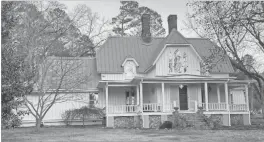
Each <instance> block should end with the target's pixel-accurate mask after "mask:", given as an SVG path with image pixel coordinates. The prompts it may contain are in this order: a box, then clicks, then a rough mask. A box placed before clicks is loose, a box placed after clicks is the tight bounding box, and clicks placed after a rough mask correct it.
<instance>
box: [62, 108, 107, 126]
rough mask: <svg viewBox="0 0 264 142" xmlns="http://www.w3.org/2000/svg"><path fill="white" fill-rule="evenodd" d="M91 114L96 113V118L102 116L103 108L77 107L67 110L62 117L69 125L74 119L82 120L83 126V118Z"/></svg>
mask: <svg viewBox="0 0 264 142" xmlns="http://www.w3.org/2000/svg"><path fill="white" fill-rule="evenodd" d="M92 115H96V116H97V117H98V118H101V117H103V116H104V115H105V114H104V111H103V109H100V108H96V107H87V106H84V107H81V108H78V109H72V110H67V111H65V112H64V113H63V114H62V119H63V121H64V123H65V124H66V125H70V124H71V123H72V122H73V121H74V120H82V121H83V126H84V120H85V119H87V118H90V117H91V116H92Z"/></svg>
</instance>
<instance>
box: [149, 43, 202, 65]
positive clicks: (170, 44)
mask: <svg viewBox="0 0 264 142" xmlns="http://www.w3.org/2000/svg"><path fill="white" fill-rule="evenodd" d="M170 45H174V46H175V45H176V46H181V45H182V46H186V45H187V46H190V47H191V48H192V49H193V50H194V52H195V54H196V55H197V56H198V58H199V59H200V60H201V61H202V58H201V56H200V55H199V54H198V52H197V51H196V50H195V48H194V47H193V46H192V44H165V46H164V47H163V48H162V50H161V52H160V53H159V55H158V57H157V58H156V59H155V61H154V62H153V64H152V66H154V65H155V64H156V63H157V61H158V59H159V58H160V56H161V55H162V53H163V52H164V50H165V49H166V47H167V46H170Z"/></svg>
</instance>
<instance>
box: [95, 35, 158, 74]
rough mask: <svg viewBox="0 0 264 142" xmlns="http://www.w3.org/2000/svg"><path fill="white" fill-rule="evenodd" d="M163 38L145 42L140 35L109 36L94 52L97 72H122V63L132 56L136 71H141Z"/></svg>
mask: <svg viewBox="0 0 264 142" xmlns="http://www.w3.org/2000/svg"><path fill="white" fill-rule="evenodd" d="M162 40H163V38H152V41H151V42H150V43H145V42H143V41H142V40H141V37H109V38H108V39H107V41H106V42H105V43H104V44H103V45H102V46H101V47H100V48H99V49H98V51H97V53H96V62H97V71H98V72H99V73H123V71H124V70H123V68H122V67H121V65H122V63H123V62H124V60H125V59H126V58H134V59H135V60H136V61H137V63H138V64H139V66H138V68H137V72H140V73H143V72H144V71H145V70H146V67H147V63H148V61H149V60H150V58H151V57H152V53H153V51H154V50H155V49H156V48H157V47H158V46H157V45H158V44H159V43H160V42H161V41H162Z"/></svg>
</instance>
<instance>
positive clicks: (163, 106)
mask: <svg viewBox="0 0 264 142" xmlns="http://www.w3.org/2000/svg"><path fill="white" fill-rule="evenodd" d="M161 92H162V108H163V109H162V111H163V112H165V95H164V82H162V83H161Z"/></svg>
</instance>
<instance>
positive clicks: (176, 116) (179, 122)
mask: <svg viewBox="0 0 264 142" xmlns="http://www.w3.org/2000/svg"><path fill="white" fill-rule="evenodd" d="M187 126H188V123H187V120H186V118H185V116H181V115H180V113H179V112H178V111H175V112H173V127H175V128H182V129H183V128H186V127H187Z"/></svg>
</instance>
